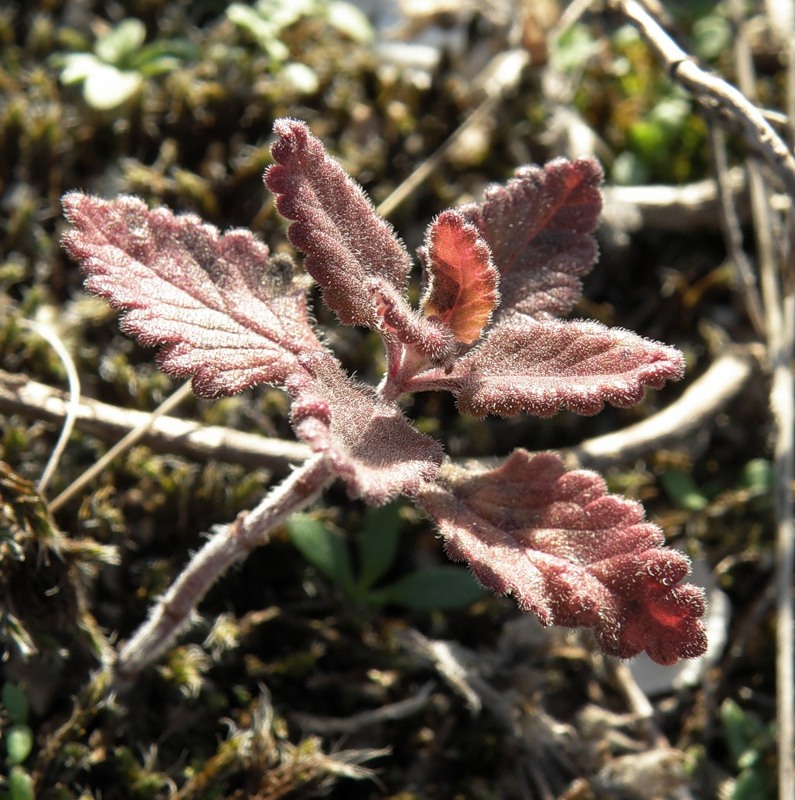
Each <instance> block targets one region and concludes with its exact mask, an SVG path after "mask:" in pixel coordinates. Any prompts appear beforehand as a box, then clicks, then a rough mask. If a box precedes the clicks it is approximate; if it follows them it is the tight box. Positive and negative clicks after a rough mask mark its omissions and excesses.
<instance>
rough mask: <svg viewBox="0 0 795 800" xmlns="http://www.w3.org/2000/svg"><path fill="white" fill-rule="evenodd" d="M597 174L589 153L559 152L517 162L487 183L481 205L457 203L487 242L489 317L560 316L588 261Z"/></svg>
mask: <svg viewBox="0 0 795 800" xmlns="http://www.w3.org/2000/svg"><path fill="white" fill-rule="evenodd" d="M602 178H603V174H602V168H601V167H600V166H599V164H598V162H596V161H595V160H594V159H592V158H579V159H577V160H576V161H567V160H565V159H562V158H559V159H555V160H554V161H550V162H549V163H548V164H546V166H544V167H537V166H526V167H521V168H520V169H519V170H517V172H516V176H515V177H514V178H512V179H511V180H509V181H508V183H507V184H506V185H504V186H503V185H499V184H498V185H494V186H491V187H490V188H489V189H488V190H487V191H486V196H485V198H484V200H483V202H482V203H479V204H472V205H469V206H465V207H464V208H462V209H460V211H461V212H462V213H463V214H464V215H465V216H466V217H467V219H469V220H470V222H472V223H474V224H475V226H476V227H477V228H478V229H479V230H480V232H481V234H482V235H483V237H484V238H485V239H486V241H487V242H488V244H489V247H490V248H491V252H492V257H493V258H494V264H495V265H496V267H497V270H498V271H499V273H500V294H501V295H502V303H501V304H500V307H499V309H497V311H496V312H495V319H501V318H503V317H505V316H507V315H510V314H513V313H517V312H518V313H521V314H528V315H530V316H537V315H539V314H545V313H547V314H556V315H561V314H565V313H567V312H568V311H570V310H571V309H572V308H573V307H574V304H575V303H576V302H577V300H578V299H579V297H580V294H581V292H582V284H581V282H580V278H581V277H582V276H583V275H585V274H586V273H587V272H589V271H590V269H591V267H592V266H593V263H594V261H595V260H596V255H597V246H596V240H595V239H594V237H593V231H594V229H595V228H596V223H597V221H598V217H599V213H600V212H601V209H602V198H601V195H600V192H599V184H600V183H601V181H602Z"/></svg>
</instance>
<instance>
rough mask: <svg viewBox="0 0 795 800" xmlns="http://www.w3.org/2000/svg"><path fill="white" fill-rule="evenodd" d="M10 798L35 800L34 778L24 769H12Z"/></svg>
mask: <svg viewBox="0 0 795 800" xmlns="http://www.w3.org/2000/svg"><path fill="white" fill-rule="evenodd" d="M8 796H9V798H10V800H34V798H35V794H34V793H33V778H31V776H30V775H28V773H27V772H26V771H25V770H24V769H22V767H19V766H17V767H12V768H11V773H10V774H9V776H8Z"/></svg>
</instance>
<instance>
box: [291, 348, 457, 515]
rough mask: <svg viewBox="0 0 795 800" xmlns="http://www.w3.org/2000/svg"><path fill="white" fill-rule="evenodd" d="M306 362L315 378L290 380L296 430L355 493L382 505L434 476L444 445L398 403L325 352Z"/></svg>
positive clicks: (304, 361) (412, 491) (314, 355)
mask: <svg viewBox="0 0 795 800" xmlns="http://www.w3.org/2000/svg"><path fill="white" fill-rule="evenodd" d="M303 363H304V366H305V367H306V369H307V372H308V373H309V374H310V375H311V376H312V378H311V379H310V381H309V383H308V384H307V385H306V386H302V387H297V386H296V387H293V386H290V385H289V384H288V389H291V390H292V393H293V394H295V395H300V400H297V401H296V402H295V403H294V404H293V409H292V424H293V428H294V429H295V431H296V433H297V434H298V435H299V436H300V437H301V438H303V439H305V440H306V441H307V442H308V443H309V444H310V446H311V447H312V448H313V449H314V450H315V451H316V452H322V453H325V454H326V456H327V457H328V458H329V459H330V461H331V463H332V465H333V467H334V470H335V472H336V473H337V474H338V475H340V477H341V478H342V479H343V480H344V481H345V484H346V486H347V489H348V493H349V494H350V495H351V496H352V497H361V498H362V499H363V500H365V502H367V503H369V504H370V505H382V504H383V503H386V502H387V501H388V500H391V499H393V498H394V497H396V496H397V495H398V494H401V493H403V494H409V495H410V494H413V493H414V492H415V491H416V490H417V489H418V488H419V487H420V485H421V484H422V482H423V481H426V480H432V479H433V477H434V476H435V474H436V472H437V470H438V468H439V465H440V464H441V462H442V458H443V455H444V453H443V451H442V448H441V446H440V445H439V443H438V442H436V441H435V440H434V439H431V438H429V437H428V436H424V435H423V434H421V433H419V431H417V430H416V429H415V428H414V427H413V426H412V425H411V424H410V423H409V421H408V420H407V419H406V418H405V417H404V416H403V413H402V412H401V410H400V408H399V407H398V406H397V405H396V404H395V403H389V402H387V401H385V400H382V399H381V398H380V397H379V396H378V395H377V394H376V393H375V391H374V390H373V389H372V388H371V387H370V386H367V385H365V384H363V383H359V382H357V381H354V380H352V379H351V378H349V377H348V376H347V375H346V374H345V373H344V372H343V371H342V369H341V368H340V366H339V364H338V363H337V362H336V360H335V359H333V358H332V357H331V356H329V355H327V354H325V353H320V354H313V355H312V356H310V357H308V358H306V359H304V360H303ZM300 380H301V381H303V376H300Z"/></svg>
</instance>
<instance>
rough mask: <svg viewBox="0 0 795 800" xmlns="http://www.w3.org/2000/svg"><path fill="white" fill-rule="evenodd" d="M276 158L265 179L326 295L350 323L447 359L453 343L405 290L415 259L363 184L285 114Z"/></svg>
mask: <svg viewBox="0 0 795 800" xmlns="http://www.w3.org/2000/svg"><path fill="white" fill-rule="evenodd" d="M274 130H275V131H276V133H277V135H278V136H279V138H278V139H277V140H276V142H275V143H274V145H273V147H272V154H273V159H274V161H275V162H276V163H275V164H274V165H273V166H271V167H270V168H269V169H268V170H267V172H266V173H265V184H266V185H267V187H268V188H269V189H270V190H271V191H272V192H273V193H274V194H275V195H276V208H277V209H278V210H279V213H280V214H281V215H282V216H283V217H285V218H286V219H288V220H292V221H293V222H292V224H291V225H290V227H289V229H288V236H289V238H290V241H291V242H292V243H293V244H294V245H295V246H296V247H297V248H298V249H299V250H301V251H302V252H303V253H304V254H305V255H306V258H305V261H304V266H305V267H306V270H307V272H308V273H309V274H310V275H311V276H312V277H313V278H314V279H315V280H316V281H317V282H318V283H319V284H320V286H321V287H322V289H323V300H324V301H325V303H326V305H328V306H329V308H331V309H332V310H333V311H335V312H336V314H337V316H338V317H339V319H340V321H341V322H343V323H345V324H346V325H362V326H365V327H368V328H374V329H377V330H379V331H381V332H382V333H384V334H386V335H394V336H396V337H397V338H398V339H399V340H400V341H401V342H404V343H406V344H412V345H415V346H416V347H417V348H418V349H419V350H420V351H421V352H422V353H423V354H424V355H425V356H427V357H428V358H430V359H432V360H434V361H444V360H445V359H446V358H447V357H448V356H449V354H450V353H451V351H452V349H453V345H454V341H453V337H452V336H450V335H449V333H448V332H447V331H446V330H445V329H444V328H443V327H442V326H440V325H438V324H436V323H435V322H434V321H432V320H428V319H427V318H425V317H423V316H422V315H421V314H418V313H417V312H416V311H415V310H414V309H412V308H411V306H409V304H408V303H407V301H406V299H405V297H404V292H405V288H406V281H407V279H408V275H409V272H410V271H411V266H412V265H411V259H410V258H409V256H408V253H407V252H406V249H405V247H404V246H403V243H402V242H401V241H400V240H399V239H398V238H397V236H396V235H395V232H394V230H393V229H392V227H391V226H390V225H389V223H387V222H386V221H385V220H384V219H382V218H381V217H379V216H378V214H377V213H376V211H375V209H374V208H373V204H372V203H371V202H370V200H369V199H368V198H367V196H366V195H365V193H364V191H363V190H362V188H361V187H360V186H359V185H358V184H357V183H356V182H355V181H354V180H353V179H352V178H350V177H349V176H348V175H347V174H346V173H345V171H344V170H343V168H342V167H341V166H340V165H339V164H338V163H337V162H336V161H335V160H334V159H332V158H331V157H330V156H329V155H328V154H327V153H326V151H325V149H324V147H323V144H322V142H321V141H320V140H319V139H316V138H315V137H314V136H312V134H311V133H310V132H309V128H308V127H307V126H306V124H305V123H303V122H299V121H298V120H293V119H280V120H277V121H276V123H275V124H274Z"/></svg>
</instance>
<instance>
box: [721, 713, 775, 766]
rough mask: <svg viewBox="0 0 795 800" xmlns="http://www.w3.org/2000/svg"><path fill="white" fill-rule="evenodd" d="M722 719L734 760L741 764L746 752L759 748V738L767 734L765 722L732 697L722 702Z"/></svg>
mask: <svg viewBox="0 0 795 800" xmlns="http://www.w3.org/2000/svg"><path fill="white" fill-rule="evenodd" d="M720 720H721V725H722V727H723V736H724V738H725V739H726V744H727V746H728V748H729V752H730V753H731V757H732V760H733V761H734V763H735V764H736V765H739V764H740V762H741V761H742V759H743V757H744V755H745V754H746V752H747V751H748V750H749V749H754V750H755V749H757V748H758V745H759V740H760V739H762V738H763V737H764V736H765V735H766V730H765V726H764V723H763V722H762V720H761V719H759V717H758V716H757V715H756V714H754V713H752V712H748V711H745V710H744V709H742V708H741V707H740V706H739V705H737V703H735V702H734V700H731V699H726V700H724V701H723V703H722V704H721V707H720Z"/></svg>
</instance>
